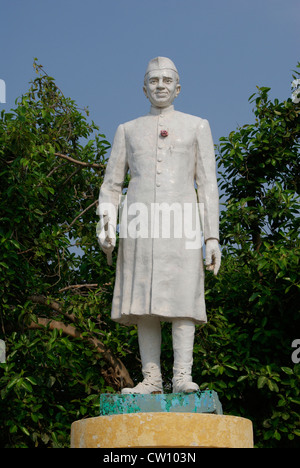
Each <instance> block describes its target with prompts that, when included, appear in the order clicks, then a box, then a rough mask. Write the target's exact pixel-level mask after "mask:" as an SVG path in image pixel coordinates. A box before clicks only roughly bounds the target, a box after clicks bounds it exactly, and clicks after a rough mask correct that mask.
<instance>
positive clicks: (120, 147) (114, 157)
mask: <svg viewBox="0 0 300 468" xmlns="http://www.w3.org/2000/svg"><path fill="white" fill-rule="evenodd" d="M127 171H128V163H127V155H126V139H125V129H124V125H120V126H119V127H118V129H117V131H116V135H115V138H114V141H113V145H112V149H111V153H110V157H109V160H108V163H107V167H106V172H105V176H104V180H103V184H102V185H101V188H100V193H99V205H98V214H99V216H100V221H99V228H98V233H97V234H98V239H99V243H100V246H101V248H102V250H103V251H104V252H105V253H108V252H112V250H113V249H114V247H115V245H116V226H117V215H118V206H119V200H120V196H121V194H122V189H123V184H124V180H125V177H126V173H127Z"/></svg>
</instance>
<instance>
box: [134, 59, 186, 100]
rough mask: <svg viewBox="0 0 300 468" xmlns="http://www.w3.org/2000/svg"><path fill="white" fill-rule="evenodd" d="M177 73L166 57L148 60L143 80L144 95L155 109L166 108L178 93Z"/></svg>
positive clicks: (179, 87)
mask: <svg viewBox="0 0 300 468" xmlns="http://www.w3.org/2000/svg"><path fill="white" fill-rule="evenodd" d="M180 89H181V86H180V84H179V75H178V71H177V69H176V67H175V65H174V63H173V62H172V60H170V59H169V58H167V57H156V58H154V59H152V60H150V62H149V64H148V67H147V70H146V73H145V78H144V87H143V90H144V93H145V95H146V97H147V98H148V99H149V101H150V102H151V104H152V105H153V106H155V107H160V108H164V107H168V106H170V105H171V104H172V102H173V101H174V99H175V98H176V97H177V96H178V94H179V93H180Z"/></svg>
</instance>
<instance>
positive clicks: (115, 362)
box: [28, 317, 134, 388]
mask: <svg viewBox="0 0 300 468" xmlns="http://www.w3.org/2000/svg"><path fill="white" fill-rule="evenodd" d="M43 327H49V328H50V330H54V329H56V330H62V332H63V333H64V334H66V335H68V336H71V337H73V338H80V339H82V340H83V341H87V342H88V343H90V344H91V345H93V346H94V348H96V350H97V351H98V353H100V354H102V356H103V359H104V360H105V361H106V363H107V364H108V365H109V366H110V367H112V368H113V370H114V374H115V378H116V380H117V381H118V382H119V386H120V388H123V387H133V385H134V384H133V381H132V379H131V377H130V375H129V373H128V370H127V369H126V367H125V366H124V364H123V363H122V361H121V360H120V359H119V358H117V357H116V356H115V355H114V354H113V353H112V352H111V351H110V349H108V348H107V347H106V346H105V345H104V344H103V343H102V342H101V341H99V340H98V339H97V338H91V337H86V336H82V334H81V332H80V331H79V330H78V329H77V328H75V327H73V325H65V324H64V323H63V322H60V321H57V320H51V319H46V318H41V317H38V319H37V322H33V321H32V322H31V323H30V324H29V325H28V328H30V329H41V328H43Z"/></svg>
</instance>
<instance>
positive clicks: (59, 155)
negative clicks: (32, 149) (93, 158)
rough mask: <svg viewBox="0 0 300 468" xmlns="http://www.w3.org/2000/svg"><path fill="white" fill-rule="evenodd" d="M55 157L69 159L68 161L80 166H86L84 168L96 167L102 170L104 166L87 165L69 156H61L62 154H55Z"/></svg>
mask: <svg viewBox="0 0 300 468" xmlns="http://www.w3.org/2000/svg"><path fill="white" fill-rule="evenodd" d="M54 155H55V156H58V157H59V158H63V159H67V160H68V161H70V162H72V163H74V164H78V165H79V166H84V167H95V168H97V169H101V168H102V167H104V166H103V164H96V163H86V162H83V161H79V160H78V159H74V158H71V156H67V155H66V154H61V153H54Z"/></svg>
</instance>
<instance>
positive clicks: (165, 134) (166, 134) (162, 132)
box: [160, 130, 169, 138]
mask: <svg viewBox="0 0 300 468" xmlns="http://www.w3.org/2000/svg"><path fill="white" fill-rule="evenodd" d="M168 135H169V134H168V132H167V130H162V131H161V132H160V136H162V137H163V138H166V137H167V136H168Z"/></svg>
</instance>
